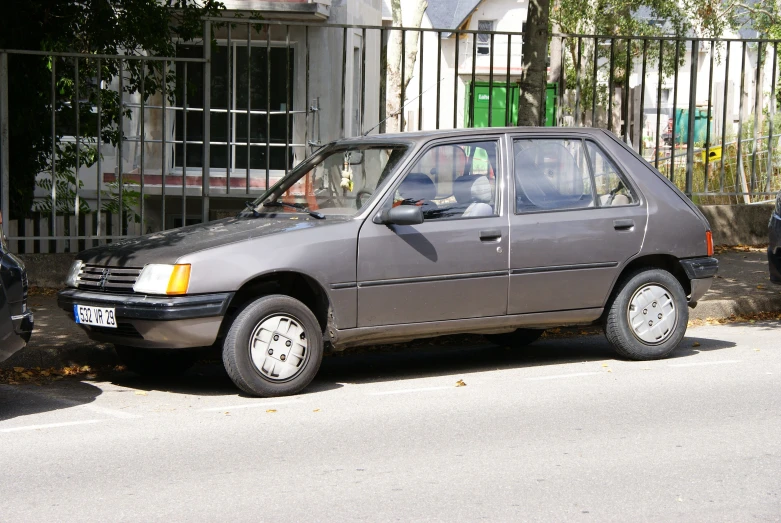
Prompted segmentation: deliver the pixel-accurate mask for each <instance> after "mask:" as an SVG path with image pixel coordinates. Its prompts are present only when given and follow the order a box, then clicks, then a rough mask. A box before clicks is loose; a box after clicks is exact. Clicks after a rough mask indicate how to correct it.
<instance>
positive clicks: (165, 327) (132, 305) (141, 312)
mask: <svg viewBox="0 0 781 523" xmlns="http://www.w3.org/2000/svg"><path fill="white" fill-rule="evenodd" d="M231 298H233V293H231V292H226V293H216V294H198V295H193V296H173V297H169V296H146V295H140V294H107V293H102V292H90V291H80V290H78V289H65V290H62V291H60V292H59V294H58V295H57V304H58V305H59V307H60V308H61V309H63V310H64V311H66V312H68V315H69V316H70V317H71V318H73V306H74V305H75V304H79V305H90V306H94V307H113V308H114V313H115V316H116V318H117V328H110V327H95V326H90V325H82V324H79V326H80V327H82V328H83V329H84V330H85V331H86V332H87V335H88V336H89V337H90V339H93V340H95V341H100V342H108V343H116V344H120V345H127V346H130V347H143V348H160V349H182V348H194V347H206V346H209V345H212V344H213V343H214V342H215V341H216V339H217V335H218V333H219V330H220V325H221V324H222V319H223V318H224V317H225V313H226V311H227V310H228V305H229V304H230V301H231Z"/></svg>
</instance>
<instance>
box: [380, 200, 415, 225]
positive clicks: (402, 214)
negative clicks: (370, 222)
mask: <svg viewBox="0 0 781 523" xmlns="http://www.w3.org/2000/svg"><path fill="white" fill-rule="evenodd" d="M374 223H381V224H385V225H418V224H421V223H423V209H421V208H420V207H418V206H417V205H399V206H398V207H393V208H392V209H386V210H384V211H382V212H381V213H380V214H378V215H377V216H375V218H374Z"/></svg>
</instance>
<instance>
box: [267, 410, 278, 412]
mask: <svg viewBox="0 0 781 523" xmlns="http://www.w3.org/2000/svg"><path fill="white" fill-rule="evenodd" d="M276 411H277V409H268V410H267V411H266V412H276Z"/></svg>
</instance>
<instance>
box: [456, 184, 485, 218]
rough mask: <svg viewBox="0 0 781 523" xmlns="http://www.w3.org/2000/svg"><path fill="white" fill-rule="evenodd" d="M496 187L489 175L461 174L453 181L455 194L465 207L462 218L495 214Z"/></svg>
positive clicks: (460, 204)
mask: <svg viewBox="0 0 781 523" xmlns="http://www.w3.org/2000/svg"><path fill="white" fill-rule="evenodd" d="M493 195H494V189H493V186H492V185H491V181H490V180H489V179H488V177H487V176H481V175H476V176H461V177H459V178H456V180H455V182H454V183H453V196H455V198H456V201H457V202H458V203H459V206H460V207H462V208H464V212H463V213H462V214H461V217H462V218H473V217H476V216H493V215H494V207H493Z"/></svg>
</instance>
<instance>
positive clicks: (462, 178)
mask: <svg viewBox="0 0 781 523" xmlns="http://www.w3.org/2000/svg"><path fill="white" fill-rule="evenodd" d="M712 254H713V245H712V239H711V232H710V227H709V225H708V222H707V220H706V219H705V217H704V216H703V215H702V214H701V213H700V212H699V211H698V210H697V208H696V207H695V206H694V205H693V204H692V203H691V202H690V201H689V199H688V198H686V197H685V196H684V195H683V194H681V193H680V192H679V191H678V190H677V189H676V188H675V187H674V186H673V185H672V184H671V183H670V182H669V181H668V180H667V179H666V178H665V177H664V176H662V175H661V174H660V173H659V172H658V171H656V170H655V169H653V168H652V167H651V166H650V165H649V164H648V163H647V162H645V161H644V160H643V159H642V158H640V157H639V156H638V155H637V154H636V153H634V152H633V151H632V150H631V149H629V148H628V147H626V146H625V145H624V144H622V143H621V142H620V141H618V140H617V139H616V138H615V137H614V136H613V135H611V134H609V133H607V132H604V131H601V130H596V129H553V128H550V129H541V128H505V129H471V130H452V131H450V130H448V131H436V132H421V133H405V134H396V135H379V136H372V137H361V138H353V139H346V140H340V141H337V142H334V143H331V144H329V145H327V146H325V147H323V148H322V149H320V150H319V151H317V152H316V153H315V154H314V155H312V156H311V157H310V158H308V159H307V160H305V161H304V162H302V163H301V164H300V165H299V166H298V167H296V168H295V169H294V170H293V171H292V172H291V173H290V174H289V175H288V176H286V177H285V178H283V179H282V180H281V181H279V182H278V183H276V184H275V185H274V186H273V187H271V188H270V189H269V190H268V191H266V192H265V193H264V194H262V195H261V196H259V197H258V198H257V199H256V200H255V201H253V202H251V203H250V204H248V206H247V209H246V210H245V211H244V212H242V213H240V214H239V215H238V216H237V217H235V218H229V219H223V220H218V221H214V222H210V223H205V224H201V225H195V226H189V227H185V228H181V229H175V230H170V231H166V232H162V233H157V234H152V235H148V236H144V237H140V238H134V239H128V240H124V241H120V242H116V243H113V244H110V245H107V246H104V247H99V248H95V249H91V250H88V251H85V252H82V253H81V254H79V255H78V257H77V258H78V259H77V261H76V262H75V263H74V265H73V267H72V269H71V272H70V275H69V277H68V282H67V286H68V288H67V289H64V290H62V291H61V292H60V293H59V304H60V306H61V307H62V308H63V309H64V310H66V311H67V312H68V313H69V314H70V315H72V316H73V318H74V319H75V321H76V322H77V323H79V324H80V325H81V326H82V327H83V328H84V329H85V330H86V331H87V333H88V334H89V336H90V337H91V338H93V339H95V340H99V341H106V342H112V343H114V344H115V345H116V348H117V351H118V353H119V355H120V356H121V357H122V358H123V359H124V360H125V362H126V363H127V365H128V366H129V367H130V368H131V369H133V370H137V371H139V372H147V373H163V372H172V371H181V370H184V369H186V368H187V367H188V366H189V365H190V364H191V363H192V361H193V351H190V350H188V349H192V348H197V347H208V346H218V347H220V349H221V351H222V357H223V362H224V364H225V368H226V369H227V372H228V374H229V375H230V377H231V378H232V379H233V381H234V382H235V383H236V385H237V386H238V387H239V388H241V389H242V390H243V391H245V392H247V393H249V394H253V395H257V396H276V395H285V394H294V393H296V392H299V391H300V390H302V389H303V388H304V387H306V386H307V384H309V383H310V381H311V380H312V379H313V378H314V376H315V375H316V373H317V371H318V368H319V366H320V362H321V360H322V357H323V353H324V351H325V350H326V349H329V350H340V349H343V348H345V347H350V346H357V345H370V344H375V343H379V342H383V343H386V342H395V341H404V340H409V339H414V338H422V337H430V336H438V335H443V334H453V333H481V334H485V335H486V336H487V337H488V338H489V339H490V340H492V341H495V342H497V343H500V344H505V345H508V346H522V345H526V344H529V343H531V342H533V341H534V340H536V339H537V338H539V336H540V335H541V334H542V333H543V330H544V329H546V328H549V327H558V326H564V325H591V324H602V325H604V329H605V333H606V335H607V339H608V340H609V342H610V344H611V345H612V346H613V347H614V348H615V349H616V351H617V352H618V353H619V354H620V355H621V356H623V357H626V358H630V359H637V360H646V359H654V358H663V357H665V356H667V355H668V354H670V352H671V351H673V350H674V349H675V348H676V346H677V345H678V343H679V342H680V341H681V339H682V338H683V336H684V333H685V331H686V325H687V320H688V308H687V307H688V306H694V305H695V304H696V302H697V300H698V299H700V298H701V297H702V296H703V294H705V292H706V291H707V290H708V288H709V287H710V284H711V281H712V278H713V276H714V274H715V273H716V271H717V268H718V262H717V260H716V259H714V258H712Z"/></svg>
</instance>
